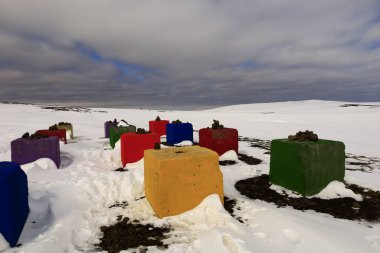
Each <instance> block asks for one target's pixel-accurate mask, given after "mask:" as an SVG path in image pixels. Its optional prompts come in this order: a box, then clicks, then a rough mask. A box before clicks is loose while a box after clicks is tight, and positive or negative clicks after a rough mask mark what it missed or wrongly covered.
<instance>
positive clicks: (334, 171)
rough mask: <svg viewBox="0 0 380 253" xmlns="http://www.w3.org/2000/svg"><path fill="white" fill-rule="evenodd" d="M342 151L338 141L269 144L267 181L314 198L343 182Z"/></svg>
mask: <svg viewBox="0 0 380 253" xmlns="http://www.w3.org/2000/svg"><path fill="white" fill-rule="evenodd" d="M344 149H345V146H344V144H343V143H342V142H339V141H331V140H319V141H317V142H312V141H304V142H300V141H288V140H287V139H279V140H273V141H272V143H271V157H270V172H269V180H270V181H271V182H272V183H273V184H276V185H280V186H282V187H285V188H287V189H289V190H293V191H296V192H298V193H301V194H302V195H305V196H310V195H315V194H317V193H319V192H320V191H321V190H322V189H323V188H325V187H326V186H327V185H328V184H329V183H330V182H331V181H334V180H338V181H343V179H344V172H345V160H344V159H345V153H344Z"/></svg>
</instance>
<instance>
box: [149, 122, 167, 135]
mask: <svg viewBox="0 0 380 253" xmlns="http://www.w3.org/2000/svg"><path fill="white" fill-rule="evenodd" d="M167 124H169V120H152V121H149V131H150V132H152V133H156V134H159V135H160V136H162V135H166V125H167Z"/></svg>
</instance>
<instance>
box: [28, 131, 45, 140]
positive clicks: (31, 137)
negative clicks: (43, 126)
mask: <svg viewBox="0 0 380 253" xmlns="http://www.w3.org/2000/svg"><path fill="white" fill-rule="evenodd" d="M21 138H23V139H27V140H39V139H45V138H49V136H48V135H44V134H39V133H37V132H36V133H34V134H31V135H30V134H29V133H28V132H26V133H24V134H23V135H22V136H21Z"/></svg>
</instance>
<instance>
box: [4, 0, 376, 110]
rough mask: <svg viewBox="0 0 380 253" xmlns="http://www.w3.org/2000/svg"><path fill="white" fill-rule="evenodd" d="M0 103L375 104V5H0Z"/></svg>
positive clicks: (354, 1)
mask: <svg viewBox="0 0 380 253" xmlns="http://www.w3.org/2000/svg"><path fill="white" fill-rule="evenodd" d="M0 87H1V90H0V100H8V101H10V100H12V101H22V102H47V103H73V104H83V105H97V106H122V107H161V108H162V107H178V108H186V107H207V106H219V105H227V104H238V103H254V102H269V101H284V100H301V99H328V100H349V101H380V1H379V0H360V1H358V0H319V1H305V0H250V1H246V0H196V1H194V0H187V1H179V0H166V1H163V0H154V1H153V0H150V1H148V0H135V1H130V0H103V1H101V0H81V1H79V0H64V1H61V0H56V1H53V0H17V1H15V0H2V1H0Z"/></svg>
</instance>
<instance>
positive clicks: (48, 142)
mask: <svg viewBox="0 0 380 253" xmlns="http://www.w3.org/2000/svg"><path fill="white" fill-rule="evenodd" d="M11 153H12V154H11V155H12V162H16V163H19V164H21V165H22V164H26V163H31V162H34V161H36V160H38V159H40V158H50V159H51V160H53V161H54V163H55V164H56V165H57V168H59V166H60V165H61V151H60V147H59V139H58V137H56V136H51V137H48V138H43V139H37V140H28V139H22V138H19V139H16V140H13V141H12V142H11Z"/></svg>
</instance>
